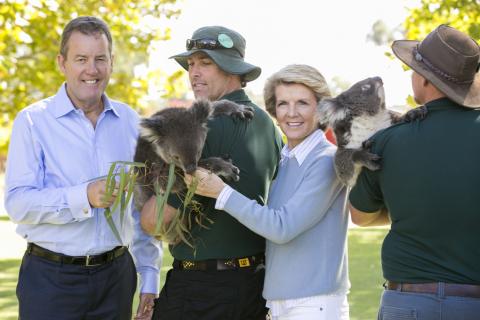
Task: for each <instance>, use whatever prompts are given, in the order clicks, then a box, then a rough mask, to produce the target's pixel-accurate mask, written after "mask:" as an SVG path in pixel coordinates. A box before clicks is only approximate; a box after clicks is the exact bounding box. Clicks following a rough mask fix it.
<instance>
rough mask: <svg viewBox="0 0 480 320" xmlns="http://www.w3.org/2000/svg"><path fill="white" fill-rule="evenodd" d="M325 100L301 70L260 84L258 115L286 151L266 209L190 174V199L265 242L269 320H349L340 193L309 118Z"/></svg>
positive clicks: (308, 71)
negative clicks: (208, 201) (273, 127)
mask: <svg viewBox="0 0 480 320" xmlns="http://www.w3.org/2000/svg"><path fill="white" fill-rule="evenodd" d="M329 96H330V91H329V89H328V86H327V83H326V82H325V79H324V77H323V76H322V75H321V74H320V73H319V72H318V71H317V70H316V69H315V68H313V67H310V66H307V65H289V66H287V67H285V68H283V69H281V70H280V71H278V72H277V73H275V74H273V75H272V76H271V77H270V78H269V79H268V80H267V82H266V85H265V89H264V98H265V105H266V109H267V111H268V112H269V113H270V114H271V115H272V116H273V117H275V119H276V120H277V122H278V124H279V126H280V128H281V130H282V131H283V133H284V134H285V136H286V137H287V145H285V147H284V148H283V150H282V160H281V162H280V167H279V171H278V175H277V177H276V179H275V181H274V182H273V184H272V188H271V190H270V194H269V198H268V204H267V205H266V206H261V205H259V204H258V203H257V202H256V201H255V200H250V199H248V198H246V197H245V196H243V195H242V194H240V193H239V192H237V191H235V190H233V189H232V188H231V187H229V186H228V185H226V184H225V183H224V182H223V181H222V180H221V179H220V178H219V177H217V176H216V175H214V174H211V173H208V172H206V171H203V170H199V171H197V172H196V175H197V177H199V178H200V184H199V186H198V188H197V193H198V194H200V195H203V196H207V197H211V198H216V199H217V200H216V208H217V209H219V210H224V211H225V212H227V213H228V214H230V215H232V216H233V217H234V218H236V219H237V220H238V221H240V222H241V223H242V224H244V225H245V226H246V227H247V228H249V229H250V230H252V231H254V232H256V233H257V234H259V235H261V236H263V237H265V238H266V239H267V248H266V274H265V283H264V290H263V296H264V298H265V299H266V300H267V307H269V308H270V317H271V318H272V319H278V320H287V319H288V320H294V319H301V320H308V319H329V320H332V319H342V320H343V319H348V318H349V307H348V302H347V292H348V289H349V281H348V272H347V250H346V233H347V224H348V213H347V212H345V211H344V210H343V206H344V202H345V194H346V191H345V188H344V187H343V185H342V184H341V183H340V181H339V180H338V179H337V177H336V175H335V171H334V167H333V157H334V154H335V150H336V147H335V146H334V145H333V144H331V143H330V142H329V141H327V139H326V138H325V135H324V132H323V130H322V129H325V128H319V125H318V122H317V119H316V115H315V114H316V108H317V104H318V102H319V101H320V100H321V99H323V98H324V97H329ZM186 180H187V182H189V181H191V177H187V179H186Z"/></svg>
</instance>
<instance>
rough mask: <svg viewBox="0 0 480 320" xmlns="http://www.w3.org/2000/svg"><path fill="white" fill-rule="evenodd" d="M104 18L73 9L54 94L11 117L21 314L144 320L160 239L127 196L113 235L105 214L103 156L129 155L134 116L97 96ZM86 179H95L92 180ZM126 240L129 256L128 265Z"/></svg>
mask: <svg viewBox="0 0 480 320" xmlns="http://www.w3.org/2000/svg"><path fill="white" fill-rule="evenodd" d="M112 58H113V56H112V38H111V34H110V31H109V29H108V26H107V25H106V24H105V22H103V21H102V20H100V19H98V18H94V17H78V18H76V19H74V20H72V21H70V22H69V24H67V26H66V27H65V29H64V31H63V34H62V42H61V47H60V54H59V55H58V58H57V60H58V65H59V67H60V70H61V71H62V73H63V74H64V75H65V79H66V82H65V83H64V84H63V85H62V86H61V87H60V89H59V90H58V92H57V94H56V95H54V96H52V97H50V98H47V99H45V100H42V101H39V102H37V103H34V104H33V105H31V106H29V107H27V108H25V109H24V110H22V111H21V112H20V113H19V114H18V116H17V118H16V119H15V122H14V126H13V131H12V136H11V140H10V148H9V153H8V160H7V171H6V194H5V207H6V209H7V211H8V214H9V215H10V217H11V219H12V221H14V222H15V223H17V224H18V228H17V233H18V234H20V235H21V236H22V237H24V238H25V239H26V240H27V242H28V246H27V251H26V253H25V255H24V258H23V261H22V265H21V267H20V274H19V280H18V286H17V297H18V300H19V317H20V318H21V319H36V320H37V319H85V318H88V319H102V320H104V319H125V320H127V319H131V317H132V300H133V295H134V292H135V289H136V285H137V274H136V272H138V273H140V275H141V278H142V282H141V289H140V290H141V293H140V306H139V309H138V311H137V317H136V319H150V317H151V307H152V306H153V300H154V298H155V297H156V296H157V294H158V291H159V288H158V286H159V265H160V261H161V253H162V252H161V246H160V243H159V242H158V241H157V240H155V239H153V238H152V237H150V236H148V235H146V234H145V233H143V231H141V228H140V224H139V213H138V212H137V211H135V210H133V205H132V204H130V207H129V210H128V212H127V214H126V215H125V218H124V221H123V223H121V222H120V214H119V213H118V212H114V213H113V218H114V221H115V224H116V226H117V227H118V228H119V233H120V235H121V239H122V241H121V243H120V242H119V241H118V240H117V239H116V237H115V235H114V234H113V232H112V231H111V230H110V228H109V226H108V223H107V221H106V219H105V217H104V215H103V212H104V208H106V207H109V206H110V205H111V204H112V201H109V202H106V201H105V200H104V195H105V180H95V178H97V177H101V176H103V175H106V174H107V172H108V169H109V167H110V164H111V163H112V162H114V161H118V160H125V161H128V160H131V159H133V155H134V152H135V144H136V141H137V123H138V115H137V113H136V112H135V111H133V110H132V109H131V108H130V107H129V106H127V105H125V104H122V103H119V102H116V101H113V100H110V99H109V98H108V97H107V96H106V95H105V94H104V91H105V88H106V86H107V84H108V81H109V78H110V74H111V71H112ZM92 180H93V182H92ZM128 246H129V248H130V250H131V251H132V253H133V256H134V257H135V264H136V270H135V265H134V263H133V260H132V257H131V255H130V253H129V250H128Z"/></svg>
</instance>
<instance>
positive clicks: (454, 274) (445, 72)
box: [350, 25, 480, 319]
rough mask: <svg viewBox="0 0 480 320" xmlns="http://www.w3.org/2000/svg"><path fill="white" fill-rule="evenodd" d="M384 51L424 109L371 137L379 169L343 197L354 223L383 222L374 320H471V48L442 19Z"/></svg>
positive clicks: (474, 163)
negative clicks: (418, 37) (400, 65)
mask: <svg viewBox="0 0 480 320" xmlns="http://www.w3.org/2000/svg"><path fill="white" fill-rule="evenodd" d="M392 49H393V52H394V53H395V55H396V56H397V57H398V58H399V59H400V60H402V61H403V62H404V63H405V64H407V65H408V66H409V67H411V68H412V69H413V75H412V88H413V93H414V97H415V101H416V102H417V103H418V104H421V105H425V106H426V108H427V110H428V114H427V116H426V118H425V119H424V120H422V121H414V122H412V123H402V124H399V125H396V126H393V127H390V128H388V129H386V130H384V131H382V132H380V133H378V134H376V135H375V136H374V137H373V147H372V151H373V152H374V153H376V154H378V155H380V156H381V158H382V169H381V170H379V171H376V172H372V171H369V170H363V172H362V173H361V174H360V176H359V179H358V181H357V184H356V185H355V187H354V188H353V189H352V191H351V193H350V209H351V213H352V220H353V221H354V222H355V223H356V224H358V225H361V226H372V225H386V224H391V229H390V231H389V233H388V235H387V236H386V238H385V240H384V242H383V248H382V267H383V275H384V278H385V279H386V280H387V281H386V283H385V285H384V286H385V291H384V292H383V295H382V300H381V306H380V310H379V319H417V317H418V319H478V317H479V316H478V315H479V314H480V267H479V266H480V249H479V248H480V247H479V243H480V232H479V231H478V226H479V225H480V214H479V213H478V207H479V204H480V188H479V183H480V165H479V164H480V147H479V143H478V141H479V137H480V121H479V119H480V112H479V111H478V110H477V109H476V108H479V107H480V90H479V89H480V75H479V73H478V66H479V56H480V50H479V47H478V44H477V43H476V42H475V41H474V40H472V39H471V38H470V37H468V36H467V35H465V34H464V33H462V32H460V31H458V30H456V29H453V28H451V27H448V26H445V25H441V26H439V27H438V28H437V29H435V30H434V31H433V32H431V33H430V34H429V35H428V36H427V37H426V38H425V40H423V41H421V42H418V41H407V40H402V41H395V42H394V43H393V46H392Z"/></svg>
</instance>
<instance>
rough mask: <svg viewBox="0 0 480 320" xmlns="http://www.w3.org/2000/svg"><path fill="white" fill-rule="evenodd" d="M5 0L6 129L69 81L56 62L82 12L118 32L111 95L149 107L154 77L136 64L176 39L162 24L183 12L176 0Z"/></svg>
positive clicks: (2, 88)
mask: <svg viewBox="0 0 480 320" xmlns="http://www.w3.org/2000/svg"><path fill="white" fill-rule="evenodd" d="M0 2H1V5H0V112H2V114H3V115H4V119H0V128H2V127H3V128H4V127H6V126H8V125H9V124H10V122H11V120H12V119H13V118H14V116H15V115H16V113H17V112H18V111H19V110H20V109H22V108H24V107H26V106H27V105H29V104H31V103H33V102H35V101H37V100H39V99H42V98H44V97H48V96H51V95H53V94H55V93H56V91H57V90H58V88H59V86H60V84H61V83H62V82H63V80H64V79H63V75H62V74H61V73H60V72H59V71H58V68H57V65H56V56H57V54H58V52H59V46H60V37H61V33H62V30H63V27H64V26H65V25H66V24H67V23H68V22H69V21H70V20H71V19H72V18H75V17H77V16H81V15H93V16H98V17H100V18H102V19H103V20H105V22H106V23H107V24H108V25H109V26H110V29H111V32H112V37H113V52H114V55H115V59H114V70H113V74H112V78H111V80H110V84H109V86H108V88H107V94H108V95H109V96H110V97H112V98H114V99H118V100H121V101H123V102H125V103H127V104H129V105H131V106H132V107H135V108H138V109H141V108H143V107H145V106H146V104H147V102H146V101H145V100H144V97H145V96H147V91H148V90H147V89H148V82H149V80H150V79H149V77H151V76H152V75H151V74H149V75H147V76H144V75H138V74H135V72H134V70H135V66H140V65H146V64H147V62H148V55H149V50H150V48H151V45H153V44H155V42H157V41H161V40H166V39H169V38H170V29H169V28H165V27H160V23H161V24H162V25H165V21H166V20H168V19H170V18H171V17H174V16H177V15H178V14H179V12H180V11H179V10H178V9H176V8H175V2H176V0H142V1H130V2H123V1H116V0H103V1H94V0H78V1H58V0H35V1H27V0H3V1H0ZM2 120H3V124H2V123H1V122H2ZM3 136H4V135H3ZM2 138H3V140H6V138H5V137H2ZM1 143H3V144H5V141H0V144H1Z"/></svg>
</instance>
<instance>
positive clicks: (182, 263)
mask: <svg viewBox="0 0 480 320" xmlns="http://www.w3.org/2000/svg"><path fill="white" fill-rule="evenodd" d="M264 263H265V255H264V254H263V253H262V254H257V255H254V256H249V257H243V258H231V259H210V260H199V261H196V260H177V259H174V260H173V269H179V270H200V271H210V270H213V271H215V270H217V271H222V270H237V269H243V268H253V267H257V266H258V265H261V264H264Z"/></svg>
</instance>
